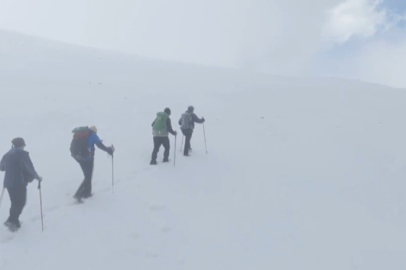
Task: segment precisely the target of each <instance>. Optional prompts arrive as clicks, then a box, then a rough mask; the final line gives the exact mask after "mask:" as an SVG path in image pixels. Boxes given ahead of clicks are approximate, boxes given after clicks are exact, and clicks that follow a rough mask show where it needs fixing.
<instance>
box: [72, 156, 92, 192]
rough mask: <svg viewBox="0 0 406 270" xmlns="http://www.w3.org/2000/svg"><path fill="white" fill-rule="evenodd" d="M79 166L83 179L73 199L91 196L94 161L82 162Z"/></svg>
mask: <svg viewBox="0 0 406 270" xmlns="http://www.w3.org/2000/svg"><path fill="white" fill-rule="evenodd" d="M79 164H80V167H81V168H82V171H83V175H84V176H85V179H84V180H83V182H82V184H81V185H80V186H79V188H78V190H77V191H76V194H75V197H76V198H83V197H87V196H90V194H92V176H93V166H94V161H93V160H92V161H89V162H83V161H82V162H80V163H79Z"/></svg>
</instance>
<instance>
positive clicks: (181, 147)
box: [180, 135, 185, 152]
mask: <svg viewBox="0 0 406 270" xmlns="http://www.w3.org/2000/svg"><path fill="white" fill-rule="evenodd" d="M184 138H185V135H183V136H182V142H181V144H180V152H182V150H183V139H184Z"/></svg>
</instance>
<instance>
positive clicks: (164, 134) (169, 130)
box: [151, 116, 176, 137]
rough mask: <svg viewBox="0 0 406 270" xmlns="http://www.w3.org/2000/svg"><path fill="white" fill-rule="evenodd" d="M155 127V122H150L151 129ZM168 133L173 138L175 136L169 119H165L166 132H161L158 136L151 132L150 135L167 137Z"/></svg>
mask: <svg viewBox="0 0 406 270" xmlns="http://www.w3.org/2000/svg"><path fill="white" fill-rule="evenodd" d="M154 125H155V120H154V122H152V125H151V126H152V127H153V126H154ZM169 133H171V134H172V135H173V136H175V134H176V133H175V131H173V129H172V122H171V119H170V118H169V116H168V118H167V119H166V131H165V132H163V133H162V132H161V133H160V134H157V133H156V132H155V131H152V135H154V137H168V135H169Z"/></svg>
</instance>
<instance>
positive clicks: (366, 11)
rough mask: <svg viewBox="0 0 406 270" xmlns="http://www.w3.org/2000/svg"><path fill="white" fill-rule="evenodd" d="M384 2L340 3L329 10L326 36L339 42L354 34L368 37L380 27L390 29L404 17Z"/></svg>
mask: <svg viewBox="0 0 406 270" xmlns="http://www.w3.org/2000/svg"><path fill="white" fill-rule="evenodd" d="M382 4H383V1H382V0H346V1H344V2H342V3H340V4H339V5H337V6H336V7H335V8H333V9H332V10H331V11H330V12H329V21H328V23H327V26H326V28H325V35H326V38H327V39H329V41H333V42H336V43H339V44H342V43H345V42H347V41H348V40H350V39H351V37H353V36H359V37H363V38H368V37H372V36H374V35H375V34H376V33H377V32H378V31H379V30H380V29H382V30H388V29H390V28H391V27H393V26H395V25H396V24H397V23H398V22H399V20H401V19H403V18H402V17H401V16H399V15H397V14H395V13H392V12H391V11H390V10H388V9H386V8H384V7H383V6H382Z"/></svg>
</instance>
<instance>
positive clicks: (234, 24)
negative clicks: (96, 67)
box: [0, 0, 406, 88]
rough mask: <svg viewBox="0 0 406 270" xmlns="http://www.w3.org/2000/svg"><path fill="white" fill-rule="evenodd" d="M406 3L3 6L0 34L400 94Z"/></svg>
mask: <svg viewBox="0 0 406 270" xmlns="http://www.w3.org/2000/svg"><path fill="white" fill-rule="evenodd" d="M405 15H406V1H405V0H382V1H379V0H378V1H377V0H306V1H304V0H204V1H201V0H114V1H112V0H87V1H86V0H69V1H68V0H58V1H55V0H35V1H34V0H0V28H2V29H7V30H15V31H19V32H24V33H28V34H32V35H37V36H43V37H47V38H50V39H55V40H60V41H67V42H70V43H75V44H81V45H86V46H92V47H99V48H106V49H113V50H117V51H123V52H130V53H133V54H137V55H141V56H148V57H154V58H160V59H168V60H175V61H183V62H193V63H202V64H208V65H218V66H229V67H239V68H247V69H254V70H262V71H267V72H272V73H275V74H283V75H294V76H306V75H311V76H341V77H348V78H356V79H361V80H364V81H370V82H379V83H382V84H387V85H392V86H399V87H404V88H406V76H404V75H403V73H404V70H406V23H405V19H406V16H405Z"/></svg>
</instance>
